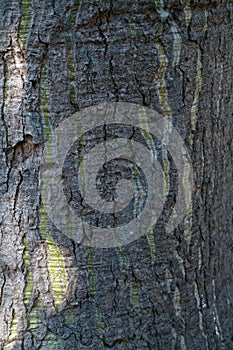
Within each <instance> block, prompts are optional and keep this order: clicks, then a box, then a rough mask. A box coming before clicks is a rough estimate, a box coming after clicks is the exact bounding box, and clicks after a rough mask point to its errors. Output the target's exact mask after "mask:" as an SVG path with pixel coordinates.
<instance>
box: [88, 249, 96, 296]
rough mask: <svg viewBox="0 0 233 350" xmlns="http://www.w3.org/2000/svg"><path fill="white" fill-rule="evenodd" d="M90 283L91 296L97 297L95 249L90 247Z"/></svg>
mask: <svg viewBox="0 0 233 350" xmlns="http://www.w3.org/2000/svg"><path fill="white" fill-rule="evenodd" d="M87 267H88V272H89V283H90V296H91V297H94V296H95V270H94V266H93V248H92V247H88V262H87Z"/></svg>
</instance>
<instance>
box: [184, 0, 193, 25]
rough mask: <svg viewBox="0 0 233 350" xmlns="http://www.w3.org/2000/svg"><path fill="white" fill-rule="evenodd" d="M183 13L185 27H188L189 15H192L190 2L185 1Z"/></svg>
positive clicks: (188, 0)
mask: <svg viewBox="0 0 233 350" xmlns="http://www.w3.org/2000/svg"><path fill="white" fill-rule="evenodd" d="M184 12H185V20H186V26H187V27H188V26H189V25H190V21H191V15H192V13H191V7H190V0H186V3H185V8H184Z"/></svg>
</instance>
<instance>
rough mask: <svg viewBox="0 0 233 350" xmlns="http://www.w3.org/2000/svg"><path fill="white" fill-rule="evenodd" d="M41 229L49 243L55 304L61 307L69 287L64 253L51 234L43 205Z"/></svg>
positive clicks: (43, 236)
mask: <svg viewBox="0 0 233 350" xmlns="http://www.w3.org/2000/svg"><path fill="white" fill-rule="evenodd" d="M40 229H41V232H42V238H43V239H44V240H45V241H46V243H47V250H48V258H47V266H48V270H49V275H50V282H51V288H52V292H53V297H54V302H55V306H59V305H60V304H61V303H62V301H63V300H64V297H65V293H66V286H67V275H66V270H65V262H64V258H63V255H62V252H61V251H60V249H59V248H58V247H57V246H56V244H55V243H54V241H53V239H52V237H51V233H50V232H49V229H48V215H47V212H46V210H45V208H44V206H43V205H42V206H41V207H40Z"/></svg>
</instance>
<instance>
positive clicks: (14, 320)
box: [8, 309, 18, 342]
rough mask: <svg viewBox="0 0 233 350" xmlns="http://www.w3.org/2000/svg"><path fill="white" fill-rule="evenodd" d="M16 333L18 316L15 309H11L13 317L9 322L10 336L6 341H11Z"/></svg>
mask: <svg viewBox="0 0 233 350" xmlns="http://www.w3.org/2000/svg"><path fill="white" fill-rule="evenodd" d="M17 334H18V317H17V313H16V311H15V309H13V318H12V322H11V329H10V336H9V339H8V341H9V342H13V341H14V340H15V339H16V337H17Z"/></svg>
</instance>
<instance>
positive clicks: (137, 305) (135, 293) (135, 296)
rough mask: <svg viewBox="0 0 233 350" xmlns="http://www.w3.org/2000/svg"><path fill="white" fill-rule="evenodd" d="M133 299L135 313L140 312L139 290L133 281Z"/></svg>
mask: <svg viewBox="0 0 233 350" xmlns="http://www.w3.org/2000/svg"><path fill="white" fill-rule="evenodd" d="M131 298H132V303H133V307H134V310H135V311H139V310H140V301H139V296H138V289H137V285H136V282H135V281H134V280H133V281H132V282H131Z"/></svg>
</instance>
